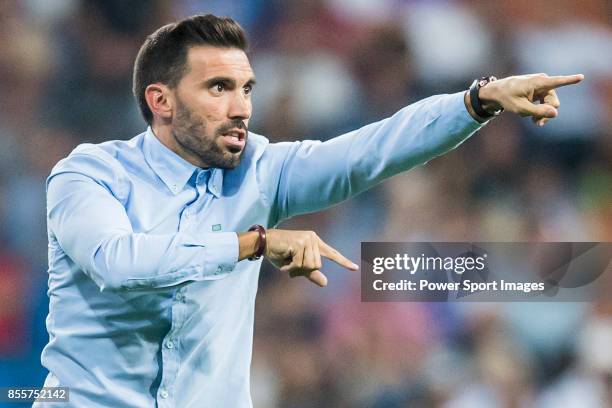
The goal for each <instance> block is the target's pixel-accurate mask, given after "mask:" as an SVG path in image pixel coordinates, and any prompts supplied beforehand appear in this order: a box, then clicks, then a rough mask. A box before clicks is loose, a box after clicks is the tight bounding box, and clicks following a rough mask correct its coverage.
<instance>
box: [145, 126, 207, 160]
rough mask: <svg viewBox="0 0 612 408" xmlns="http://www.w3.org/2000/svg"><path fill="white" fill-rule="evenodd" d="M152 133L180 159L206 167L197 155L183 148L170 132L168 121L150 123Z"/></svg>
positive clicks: (170, 127)
mask: <svg viewBox="0 0 612 408" xmlns="http://www.w3.org/2000/svg"><path fill="white" fill-rule="evenodd" d="M151 130H152V131H153V135H154V136H155V137H156V138H157V139H158V140H159V141H160V142H161V143H162V144H163V145H164V146H166V147H167V148H168V149H170V150H172V151H173V152H174V153H176V154H177V155H179V156H180V157H181V158H182V159H184V160H186V161H188V162H189V163H191V164H193V165H194V166H197V167H202V168H203V167H207V166H206V165H205V164H204V163H202V161H201V160H200V158H199V157H198V156H196V155H195V154H193V153H191V152H190V151H188V150H186V149H184V148H183V147H182V146H181V145H180V144H179V143H178V141H177V140H176V138H175V137H174V135H173V134H172V126H171V125H170V124H169V123H161V124H160V123H153V124H152V125H151Z"/></svg>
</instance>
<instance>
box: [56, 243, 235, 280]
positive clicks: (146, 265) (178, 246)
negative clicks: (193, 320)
mask: <svg viewBox="0 0 612 408" xmlns="http://www.w3.org/2000/svg"><path fill="white" fill-rule="evenodd" d="M84 241H87V239H86V238H85V239H84ZM89 251H91V252H92V253H93V255H92V256H91V258H90V259H91V262H88V261H87V258H88V257H87V252H88V248H87V247H85V246H79V245H76V246H75V245H72V246H67V252H68V253H69V254H70V253H72V256H71V257H73V258H74V260H75V261H78V262H79V265H81V266H82V267H83V268H84V269H85V270H86V272H87V273H88V274H89V275H90V276H91V277H92V278H93V279H94V281H95V282H96V283H97V284H98V286H100V288H101V290H110V291H122V290H134V289H159V288H164V287H170V286H176V285H179V284H181V283H185V282H189V281H198V280H207V279H216V278H218V277H220V276H223V275H226V274H228V273H230V272H231V271H232V270H233V269H234V266H235V264H236V262H237V256H238V240H237V237H236V234H235V233H208V234H199V235H194V234H185V233H176V234H163V235H153V234H143V233H127V234H120V235H114V236H110V237H108V238H106V239H104V240H102V242H101V243H100V244H99V245H96V246H93V248H92V249H89Z"/></svg>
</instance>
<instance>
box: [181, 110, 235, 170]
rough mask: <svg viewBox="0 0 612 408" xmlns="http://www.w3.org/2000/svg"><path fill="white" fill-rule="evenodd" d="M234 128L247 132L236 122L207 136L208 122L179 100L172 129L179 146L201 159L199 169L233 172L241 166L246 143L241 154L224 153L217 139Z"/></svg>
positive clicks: (220, 127) (222, 126) (223, 126)
mask: <svg viewBox="0 0 612 408" xmlns="http://www.w3.org/2000/svg"><path fill="white" fill-rule="evenodd" d="M232 128H239V129H245V130H246V126H245V125H244V122H243V121H241V120H234V121H230V122H228V123H226V124H223V125H221V126H219V127H218V128H217V129H215V131H214V134H213V135H208V134H206V121H205V120H204V119H203V118H202V117H201V116H199V115H197V114H196V113H194V112H192V111H191V110H189V108H188V107H187V106H186V105H185V104H183V103H182V102H181V101H180V100H179V99H178V98H177V107H176V119H175V124H174V126H173V129H172V136H173V137H174V139H175V140H176V142H177V143H178V144H179V146H181V147H182V148H183V149H184V150H185V151H187V152H189V153H190V154H191V155H194V156H196V157H197V158H198V159H199V161H200V166H199V167H216V168H220V169H230V170H231V169H234V168H236V167H237V166H238V165H239V164H240V160H241V159H242V154H243V153H244V150H245V149H246V143H245V146H244V148H243V149H242V151H241V152H240V153H232V152H230V151H223V150H222V149H221V147H219V145H218V144H217V139H219V137H221V136H222V135H223V133H225V132H227V131H229V130H230V129H232Z"/></svg>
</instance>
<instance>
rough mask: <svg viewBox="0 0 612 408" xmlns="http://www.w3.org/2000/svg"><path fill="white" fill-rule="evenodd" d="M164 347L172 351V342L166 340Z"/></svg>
mask: <svg viewBox="0 0 612 408" xmlns="http://www.w3.org/2000/svg"><path fill="white" fill-rule="evenodd" d="M166 347H168V348H169V349H173V348H174V342H173V341H172V340H168V341H167V342H166Z"/></svg>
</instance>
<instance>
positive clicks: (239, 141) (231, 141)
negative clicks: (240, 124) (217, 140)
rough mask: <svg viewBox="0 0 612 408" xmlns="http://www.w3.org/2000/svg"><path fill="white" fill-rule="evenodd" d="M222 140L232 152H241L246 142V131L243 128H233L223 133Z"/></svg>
mask: <svg viewBox="0 0 612 408" xmlns="http://www.w3.org/2000/svg"><path fill="white" fill-rule="evenodd" d="M221 140H222V141H223V143H224V144H225V146H226V147H227V148H228V149H229V151H231V152H232V153H239V152H240V151H241V150H242V149H244V146H245V144H246V131H245V130H243V129H231V130H230V131H228V132H226V133H223V134H222V135H221Z"/></svg>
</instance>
